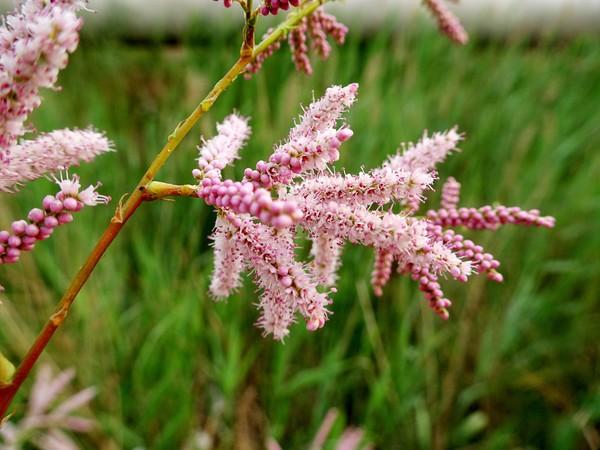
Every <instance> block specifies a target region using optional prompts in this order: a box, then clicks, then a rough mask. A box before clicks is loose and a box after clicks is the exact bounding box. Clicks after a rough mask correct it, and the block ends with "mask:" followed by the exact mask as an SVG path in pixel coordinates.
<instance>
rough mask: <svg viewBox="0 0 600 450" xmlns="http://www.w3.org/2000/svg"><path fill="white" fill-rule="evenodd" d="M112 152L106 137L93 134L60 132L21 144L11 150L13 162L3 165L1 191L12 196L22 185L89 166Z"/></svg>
mask: <svg viewBox="0 0 600 450" xmlns="http://www.w3.org/2000/svg"><path fill="white" fill-rule="evenodd" d="M111 149H112V144H111V142H110V141H109V140H108V139H107V138H106V136H104V134H102V133H99V132H97V131H93V130H57V131H52V132H50V133H45V134H42V135H40V136H39V137H37V138H36V139H35V140H31V141H22V142H21V143H19V144H18V145H13V146H12V147H11V150H10V159H9V160H8V161H6V162H5V164H0V191H5V192H12V191H14V190H15V188H16V187H18V186H19V185H20V184H22V183H25V182H27V181H31V180H35V179H36V178H40V177H42V176H44V175H45V174H48V173H53V172H57V171H59V170H63V169H68V168H69V167H72V166H77V165H79V163H81V162H90V161H92V160H93V159H94V158H95V157H96V156H98V155H101V154H103V153H105V152H108V151H110V150H111Z"/></svg>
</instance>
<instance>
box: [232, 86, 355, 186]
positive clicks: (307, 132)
mask: <svg viewBox="0 0 600 450" xmlns="http://www.w3.org/2000/svg"><path fill="white" fill-rule="evenodd" d="M357 91H358V84H356V83H354V84H350V85H348V86H345V87H340V86H332V87H330V88H329V89H327V91H326V92H325V95H324V96H323V98H321V99H320V100H318V101H316V102H313V103H312V104H311V105H310V106H309V108H308V109H307V110H306V111H305V112H304V115H303V116H302V118H301V119H300V122H299V123H298V124H297V125H296V126H294V127H293V128H292V130H291V131H290V134H289V136H288V139H287V141H286V142H284V143H283V144H281V145H279V146H277V147H276V149H275V151H274V152H273V154H272V155H271V157H270V158H269V162H265V161H259V162H258V163H257V164H256V168H255V169H246V170H245V171H244V176H245V179H246V180H247V181H250V182H252V183H254V184H255V185H256V186H260V187H264V188H267V189H269V188H271V187H273V186H274V185H277V184H284V185H286V184H289V183H290V181H291V180H292V179H293V178H294V177H295V176H298V175H300V174H302V173H310V172H313V171H320V170H323V169H325V168H326V167H327V165H328V164H330V163H333V162H335V161H337V160H338V159H339V156H340V154H339V148H340V146H341V144H342V143H343V142H345V141H347V140H348V139H350V138H351V137H352V130H351V129H350V128H348V127H347V126H346V125H345V124H342V126H341V127H338V121H339V120H340V118H341V115H342V114H343V113H344V112H345V111H346V110H347V109H348V108H349V107H350V106H352V104H353V103H354V102H355V101H356V94H357Z"/></svg>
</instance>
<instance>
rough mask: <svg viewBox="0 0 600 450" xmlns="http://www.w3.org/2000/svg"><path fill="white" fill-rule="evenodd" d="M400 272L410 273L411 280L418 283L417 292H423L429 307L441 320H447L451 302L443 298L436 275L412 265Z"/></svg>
mask: <svg viewBox="0 0 600 450" xmlns="http://www.w3.org/2000/svg"><path fill="white" fill-rule="evenodd" d="M402 272H403V273H410V276H411V278H412V279H413V280H415V281H417V282H418V283H419V290H420V291H421V292H423V296H424V297H425V299H426V300H427V301H428V302H429V307H430V308H431V309H433V311H434V312H435V313H436V314H437V315H438V316H440V317H441V318H442V319H444V320H448V318H449V317H450V313H449V312H448V308H449V307H451V306H452V302H451V301H450V300H449V299H447V298H445V297H444V292H443V291H442V288H441V286H440V283H439V282H438V277H437V275H435V274H433V273H431V272H430V271H429V270H427V269H426V268H423V267H418V266H414V265H412V264H408V265H407V266H406V267H404V268H403V270H402Z"/></svg>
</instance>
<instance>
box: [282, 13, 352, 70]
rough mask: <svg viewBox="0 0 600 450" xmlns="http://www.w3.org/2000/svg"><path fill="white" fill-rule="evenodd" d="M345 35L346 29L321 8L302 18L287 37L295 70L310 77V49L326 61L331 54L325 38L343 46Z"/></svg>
mask: <svg viewBox="0 0 600 450" xmlns="http://www.w3.org/2000/svg"><path fill="white" fill-rule="evenodd" d="M346 34H348V27H346V26H345V25H343V24H342V23H340V22H338V21H337V19H336V18H335V16H332V15H331V14H327V13H326V12H325V11H323V9H322V8H319V9H317V10H316V11H315V12H314V13H313V14H312V15H310V16H308V17H305V18H303V19H302V21H301V22H300V24H299V25H298V26H297V27H296V28H294V29H293V30H291V31H290V33H289V35H288V42H289V44H290V50H291V51H292V60H293V61H294V64H295V65H296V69H297V70H298V71H299V72H303V73H305V74H307V75H311V74H312V72H313V68H312V65H311V63H310V58H309V51H310V49H311V48H312V50H314V51H315V52H316V53H317V55H318V56H319V57H320V58H321V59H327V58H328V57H329V54H330V53H331V46H330V44H329V42H328V41H327V36H331V37H332V39H333V40H334V41H335V42H336V43H337V44H338V45H343V44H344V42H345V41H346ZM309 38H310V42H309ZM309 45H310V47H309Z"/></svg>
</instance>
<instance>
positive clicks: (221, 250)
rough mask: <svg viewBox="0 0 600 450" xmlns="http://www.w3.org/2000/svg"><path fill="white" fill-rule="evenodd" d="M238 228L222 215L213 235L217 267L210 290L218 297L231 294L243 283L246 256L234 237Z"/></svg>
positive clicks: (218, 218)
mask: <svg viewBox="0 0 600 450" xmlns="http://www.w3.org/2000/svg"><path fill="white" fill-rule="evenodd" d="M235 232H236V229H235V228H234V227H233V226H232V225H231V224H230V223H229V222H228V221H227V220H225V219H224V218H223V217H222V216H220V215H219V216H218V217H217V223H216V225H215V229H214V232H213V235H212V240H213V248H214V252H215V268H214V271H213V275H212V280H211V283H210V292H211V294H212V295H214V296H215V297H216V298H225V297H228V296H230V295H231V294H232V293H233V292H234V291H235V290H236V289H237V288H238V287H239V286H240V284H241V277H240V275H241V272H242V270H243V269H244V258H243V255H242V253H241V252H240V249H239V248H238V247H237V246H236V245H235V240H234V239H232V238H233V235H234V234H235Z"/></svg>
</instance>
